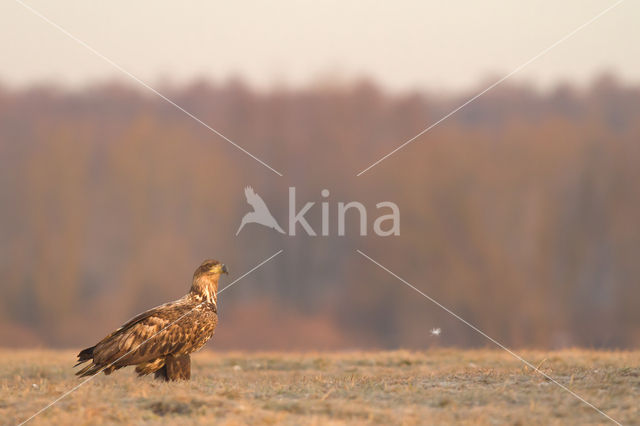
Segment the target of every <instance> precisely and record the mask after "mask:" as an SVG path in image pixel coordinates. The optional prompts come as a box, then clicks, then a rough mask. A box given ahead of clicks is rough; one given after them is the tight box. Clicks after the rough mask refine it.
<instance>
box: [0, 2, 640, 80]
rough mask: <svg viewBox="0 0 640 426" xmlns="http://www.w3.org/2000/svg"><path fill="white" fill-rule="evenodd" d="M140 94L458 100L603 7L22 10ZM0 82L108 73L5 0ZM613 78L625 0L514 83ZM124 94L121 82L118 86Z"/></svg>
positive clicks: (638, 58) (622, 62) (74, 6)
mask: <svg viewBox="0 0 640 426" xmlns="http://www.w3.org/2000/svg"><path fill="white" fill-rule="evenodd" d="M24 1H25V3H27V4H29V5H31V6H32V7H34V8H35V9H37V10H38V11H40V12H41V13H42V14H44V15H46V16H47V17H48V18H49V19H51V20H52V21H54V22H56V23H57V24H59V25H60V26H62V27H64V28H65V29H66V30H68V31H69V32H70V33H72V34H73V35H75V36H76V37H78V38H79V39H81V40H83V41H84V42H86V43H87V44H89V45H91V46H92V47H93V48H95V49H96V50H97V51H99V52H100V53H102V54H104V55H105V56H107V57H109V58H110V59H112V60H113V61H115V62H117V63H118V64H120V65H121V66H122V67H123V68H125V69H126V70H128V71H130V72H131V73H133V74H135V75H137V76H138V77H140V78H141V79H143V80H145V81H146V82H148V83H150V84H152V85H154V84H158V82H161V81H169V82H172V83H174V84H184V83H186V82H189V81H190V80H192V79H193V78H196V77H205V78H211V79H213V80H214V81H218V82H221V81H224V80H226V79H227V78H229V77H230V76H234V75H236V76H240V77H242V78H244V79H245V80H246V81H247V82H248V83H249V84H250V85H253V86H255V87H258V88H269V87H272V86H275V85H278V86H288V87H300V86H305V85H309V84H314V83H316V82H318V81H323V80H327V79H329V78H338V79H340V80H346V81H349V80H351V79H353V78H357V77H360V76H367V77H370V78H372V79H374V80H375V81H377V82H379V83H380V84H382V85H383V86H385V87H387V88H389V89H391V90H407V89H414V88H417V89H427V90H436V91H447V90H465V89H469V88H471V87H477V86H478V85H479V84H480V83H481V82H483V81H488V80H487V77H489V76H493V77H500V76H502V75H504V74H507V73H508V72H510V71H512V70H513V69H514V68H516V67H517V66H519V65H520V64H522V63H524V62H525V61H527V60H528V59H530V58H531V57H533V56H535V55H536V54H537V53H539V52H540V51H541V50H543V49H544V48H546V47H548V46H549V45H551V44H552V43H554V42H555V41H557V40H558V39H560V38H562V37H563V36H564V35H566V34H567V33H569V32H570V31H572V30H574V29H575V28H576V27H578V26H580V25H581V24H583V23H585V22H586V21H588V20H589V19H590V18H592V17H594V16H595V15H597V14H598V13H599V12H600V11H602V10H604V9H605V8H607V7H608V6H609V5H612V4H614V3H615V0H563V1H557V0H537V1H524V0H522V1H514V0H483V1H460V0H459V1H441V0H439V1H409V0H406V1H393V2H391V1H389V2H373V1H364V0H363V1H348V0H341V1H337V0H335V1H334V0H332V1H302V0H300V1H292V0H287V1H274V2H267V1H260V2H258V1H256V2H246V1H228V0H226V1H189V2H175V1H172V2H168V1H158V0H153V1H147V0H145V1H139V0H135V1H130V0H128V1H121V0H110V1H106V2H105V1H87V0H82V1H67V0H61V1H55V2H54V1H50V0H49V1H46V0H24ZM0 58H1V59H0V83H2V84H4V85H10V86H25V85H30V84H33V83H41V82H58V83H62V84H64V85H66V86H71V87H81V86H84V85H86V84H91V83H95V82H96V81H98V82H99V81H104V80H109V79H113V78H120V79H123V80H126V79H127V77H126V76H124V75H123V74H122V73H121V72H120V71H118V70H117V69H115V68H114V67H113V66H112V65H110V64H108V63H106V62H105V61H104V60H102V59H100V58H98V57H96V56H95V55H94V54H92V53H91V52H90V51H88V50H87V49H86V48H85V47H83V46H81V45H79V44H78V43H76V42H75V41H73V40H71V39H70V38H68V37H67V36H66V35H64V34H63V33H61V32H60V31H59V30H57V29H56V28H54V27H52V26H51V25H50V24H48V23H46V22H45V21H43V20H42V19H41V18H39V17H37V16H36V15H34V14H33V13H31V12H30V11H28V10H27V9H25V8H24V7H23V6H21V5H20V4H19V3H18V2H17V1H16V0H2V1H1V2H0ZM607 70H610V71H614V72H616V74H617V75H618V76H619V77H620V78H621V79H622V80H623V81H625V82H630V83H633V84H640V2H639V1H637V0H626V1H624V2H623V3H622V4H620V5H619V6H618V7H616V8H615V9H613V10H611V11H610V12H608V13H607V14H605V15H604V16H602V17H601V18H600V19H598V20H597V21H596V22H594V23H593V24H591V25H590V26H588V27H587V28H585V29H583V30H581V31H580V32H579V33H577V34H576V35H575V36H573V37H572V38H570V39H569V40H567V41H566V42H564V43H563V44H561V45H559V46H558V47H556V48H554V49H553V50H552V51H550V52H549V53H548V54H547V55H546V56H544V57H542V58H540V59H538V60H537V61H536V62H534V63H533V64H531V65H529V66H527V67H526V68H525V69H524V70H523V71H522V72H520V73H519V74H517V76H514V78H513V80H514V81H528V82H531V83H533V84H537V85H539V86H541V87H548V86H550V85H553V84H556V83H557V82H558V81H570V82H574V83H576V84H584V83H587V82H589V81H591V79H592V78H593V77H594V76H595V75H597V74H599V73H601V72H603V71H607ZM132 84H135V83H133V82H132Z"/></svg>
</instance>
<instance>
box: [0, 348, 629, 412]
mask: <svg viewBox="0 0 640 426" xmlns="http://www.w3.org/2000/svg"><path fill="white" fill-rule="evenodd" d="M523 355H524V357H525V358H526V359H528V360H529V361H531V362H532V363H533V364H534V365H539V368H540V369H541V370H542V371H544V372H545V373H547V374H549V375H551V376H552V377H554V378H555V379H557V380H558V381H559V382H561V383H563V384H565V385H566V386H568V387H570V388H571V389H572V390H573V391H575V392H576V393H577V394H579V395H581V396H582V397H584V398H585V399H586V400H588V401H590V402H591V403H593V404H595V405H596V406H598V407H599V408H601V409H602V410H604V411H605V412H607V414H609V415H610V416H612V417H613V418H614V419H616V420H618V421H620V422H621V423H623V424H640V352H594V351H583V350H570V351H561V352H532V351H529V352H523ZM73 360H74V353H72V352H63V351H10V350H0V422H1V423H7V424H17V423H20V422H21V421H23V420H25V419H26V418H28V417H29V416H30V415H32V414H34V413H35V412H36V411H38V410H39V409H40V408H42V407H44V406H46V405H47V404H48V403H50V402H51V401H52V400H54V399H55V398H57V397H58V396H60V395H61V394H62V393H63V392H65V391H67V390H69V389H71V388H73V387H74V386H75V385H77V384H78V383H80V380H79V379H77V378H76V377H75V376H74V375H73V370H72V368H71V366H72V365H73ZM192 365H193V371H192V373H193V380H192V381H191V382H181V383H161V382H157V381H154V380H153V379H152V378H150V377H145V378H142V379H138V378H137V377H135V376H134V374H133V373H132V371H130V370H131V369H125V370H121V371H118V372H116V373H114V374H113V375H111V376H104V375H100V376H98V377H95V378H94V379H92V380H90V381H89V382H88V383H86V384H85V385H83V386H81V387H80V388H79V389H78V390H77V391H75V392H73V393H71V394H70V395H68V396H67V397H66V398H64V399H63V400H61V401H60V402H58V403H57V404H55V405H54V406H53V407H51V408H50V409H48V410H46V411H45V412H43V413H42V414H40V415H39V416H37V417H36V418H34V419H33V420H32V421H31V422H30V424H34V425H35V424H47V423H55V424H113V423H126V424H208V423H211V422H215V423H216V424H246V423H251V424H275V423H285V424H343V423H381V424H434V423H435V424H450V423H460V424H505V423H506V424H607V423H608V421H607V419H606V418H605V417H603V416H602V415H601V414H598V413H597V412H596V411H595V410H593V409H592V408H589V407H587V406H586V405H585V404H583V403H582V402H580V401H579V400H577V399H576V398H575V397H573V396H572V395H570V394H569V393H567V392H566V391H564V390H562V389H560V388H559V387H558V386H556V385H555V384H553V383H551V382H549V381H548V380H546V379H545V378H544V377H542V376H541V375H539V374H537V373H535V372H534V371H532V370H531V369H529V368H527V367H526V366H524V365H523V364H522V363H520V362H519V361H517V360H515V359H513V358H511V357H510V356H509V355H508V354H507V353H504V352H498V351H488V350H479V351H460V350H448V349H438V350H431V351H427V352H407V351H396V352H375V353H308V354H290V353H265V354H244V353H223V354H222V353H215V352H202V353H199V354H196V355H195V356H194V357H193V362H192Z"/></svg>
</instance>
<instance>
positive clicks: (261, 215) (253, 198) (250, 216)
mask: <svg viewBox="0 0 640 426" xmlns="http://www.w3.org/2000/svg"><path fill="white" fill-rule="evenodd" d="M244 195H245V196H246V197H247V203H249V205H250V206H251V207H253V211H252V212H249V213H247V214H245V215H244V217H243V218H242V222H241V223H240V227H239V228H238V231H237V232H236V235H238V234H239V233H240V231H241V230H242V228H243V227H244V226H245V225H246V224H247V223H258V224H260V225H263V226H266V227H267V228H272V229H275V230H276V231H278V232H279V233H281V234H284V231H283V230H282V228H281V227H280V225H278V222H276V219H275V218H274V217H273V215H272V214H271V212H270V211H269V208H268V207H267V205H266V204H265V202H264V200H263V199H262V198H261V197H260V196H259V195H258V194H256V192H255V191H254V190H253V188H251V187H250V186H247V187H246V188H245V189H244Z"/></svg>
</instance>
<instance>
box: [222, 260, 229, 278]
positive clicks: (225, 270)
mask: <svg viewBox="0 0 640 426" xmlns="http://www.w3.org/2000/svg"><path fill="white" fill-rule="evenodd" d="M222 273H223V274H227V275H229V271H227V265H225V264H224V263H223V264H222Z"/></svg>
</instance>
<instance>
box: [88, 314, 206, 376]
mask: <svg viewBox="0 0 640 426" xmlns="http://www.w3.org/2000/svg"><path fill="white" fill-rule="evenodd" d="M194 308H195V306H194V305H193V304H192V303H184V302H183V301H177V302H172V303H168V304H165V305H161V306H158V307H156V308H153V309H150V310H148V311H146V312H143V313H141V314H140V315H138V316H136V317H134V318H132V319H131V320H130V321H128V322H127V323H125V324H124V325H123V326H122V327H120V328H118V329H117V330H115V331H114V332H113V333H111V334H109V335H108V336H107V337H105V338H104V339H102V340H101V341H100V342H98V344H97V345H95V346H93V347H91V348H87V349H85V350H84V351H82V352H80V354H79V355H78V364H76V365H79V364H82V363H84V362H86V361H89V360H91V359H93V362H92V364H90V365H88V366H86V367H84V368H83V369H82V370H80V371H78V372H77V373H76V374H77V375H79V376H88V375H92V374H95V373H97V372H99V371H100V370H102V369H104V370H105V373H107V374H109V373H110V372H111V371H112V370H115V369H118V368H122V367H124V366H127V365H134V364H141V363H145V362H149V361H153V360H156V359H158V358H163V357H166V356H167V355H169V354H175V353H181V352H185V353H190V352H192V350H193V348H194V347H199V346H202V344H204V342H206V340H208V338H209V337H210V335H209V336H202V337H201V336H197V335H196V332H197V331H198V330H199V329H202V326H201V325H200V324H199V322H200V321H199V318H198V317H199V315H198V314H197V313H195V312H192V311H193V309H194ZM214 315H215V312H214ZM214 327H215V324H213V325H212V327H211V328H212V329H211V334H212V333H213V328H214ZM204 331H208V330H204ZM205 334H206V333H205ZM203 337H206V340H204V342H203V341H202V340H203ZM160 367H162V365H160Z"/></svg>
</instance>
